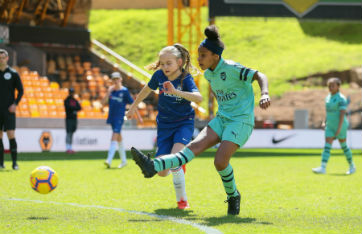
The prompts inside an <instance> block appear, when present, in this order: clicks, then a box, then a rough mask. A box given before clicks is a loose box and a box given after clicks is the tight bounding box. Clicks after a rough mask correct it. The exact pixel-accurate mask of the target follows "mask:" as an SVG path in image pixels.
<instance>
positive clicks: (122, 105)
mask: <svg viewBox="0 0 362 234" xmlns="http://www.w3.org/2000/svg"><path fill="white" fill-rule="evenodd" d="M111 79H112V83H113V85H112V86H111V87H109V89H108V92H107V94H106V96H105V97H104V99H103V105H105V104H107V103H109V111H108V118H107V124H110V125H111V126H112V131H113V134H112V139H111V145H110V147H109V150H108V156H107V160H106V161H105V162H104V164H105V165H106V167H107V168H110V167H111V164H112V160H113V157H114V154H115V153H116V151H117V148H118V150H119V156H120V158H121V164H119V166H118V168H122V167H124V166H126V165H127V158H126V151H125V149H124V146H123V141H122V135H121V130H122V125H123V121H124V113H125V111H126V105H127V104H131V103H132V102H133V99H132V97H131V95H130V93H129V91H128V89H127V88H126V87H124V86H122V77H121V74H120V73H119V72H113V73H112V74H111ZM136 114H137V116H138V118H139V119H140V120H141V117H140V116H139V113H138V111H136Z"/></svg>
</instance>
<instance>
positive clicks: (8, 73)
mask: <svg viewBox="0 0 362 234" xmlns="http://www.w3.org/2000/svg"><path fill="white" fill-rule="evenodd" d="M4 79H5V80H10V79H11V73H10V72H6V73H5V74H4Z"/></svg>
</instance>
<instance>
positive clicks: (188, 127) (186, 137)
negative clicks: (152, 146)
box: [156, 121, 194, 156]
mask: <svg viewBox="0 0 362 234" xmlns="http://www.w3.org/2000/svg"><path fill="white" fill-rule="evenodd" d="M193 132H194V122H193V121H192V122H190V121H187V122H181V123H178V124H175V125H174V126H173V127H172V128H157V153H156V156H159V155H164V154H170V153H171V150H172V147H173V145H174V144H175V143H181V144H184V145H187V144H188V143H189V142H190V141H191V140H192V135H193Z"/></svg>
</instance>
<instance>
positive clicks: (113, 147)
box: [107, 141, 118, 164]
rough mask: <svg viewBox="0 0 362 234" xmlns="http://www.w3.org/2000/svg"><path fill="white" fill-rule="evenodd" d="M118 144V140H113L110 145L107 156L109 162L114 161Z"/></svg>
mask: <svg viewBox="0 0 362 234" xmlns="http://www.w3.org/2000/svg"><path fill="white" fill-rule="evenodd" d="M117 145H118V142H117V141H111V146H110V147H109V150H108V157H107V162H108V163H109V164H111V163H112V160H113V157H114V154H115V153H116V150H117Z"/></svg>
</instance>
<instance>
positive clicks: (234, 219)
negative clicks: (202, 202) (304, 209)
mask: <svg viewBox="0 0 362 234" xmlns="http://www.w3.org/2000/svg"><path fill="white" fill-rule="evenodd" d="M155 213H156V214H158V215H167V216H173V217H177V218H180V217H185V218H186V219H187V220H189V221H191V220H194V221H195V220H198V221H201V222H202V224H204V225H207V226H217V225H222V224H226V223H236V224H242V223H253V224H262V225H272V223H269V222H264V221H260V222H259V221H257V220H256V219H255V218H250V217H245V218H243V217H239V216H231V215H227V216H221V217H209V218H200V217H198V216H197V215H195V214H191V213H193V211H192V210H180V209H176V208H172V209H158V210H155Z"/></svg>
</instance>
